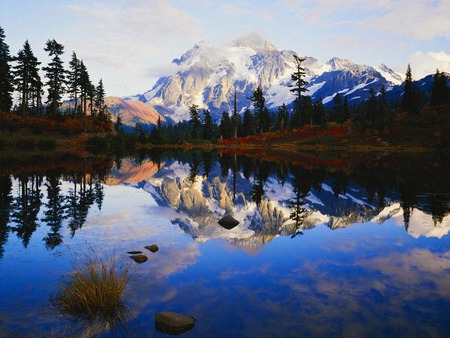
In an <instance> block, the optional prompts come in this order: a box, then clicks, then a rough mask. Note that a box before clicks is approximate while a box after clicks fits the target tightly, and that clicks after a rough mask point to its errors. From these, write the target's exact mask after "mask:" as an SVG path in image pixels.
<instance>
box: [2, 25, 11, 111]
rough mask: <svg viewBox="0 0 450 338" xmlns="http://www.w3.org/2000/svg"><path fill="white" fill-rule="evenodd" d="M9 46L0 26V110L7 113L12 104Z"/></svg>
mask: <svg viewBox="0 0 450 338" xmlns="http://www.w3.org/2000/svg"><path fill="white" fill-rule="evenodd" d="M10 61H12V57H11V55H10V54H9V46H8V45H7V44H6V43H5V31H4V30H3V28H2V27H0V111H3V112H7V113H9V112H10V110H11V105H12V92H13V91H14V84H13V83H14V77H13V75H12V73H11V67H10V65H9V62H10Z"/></svg>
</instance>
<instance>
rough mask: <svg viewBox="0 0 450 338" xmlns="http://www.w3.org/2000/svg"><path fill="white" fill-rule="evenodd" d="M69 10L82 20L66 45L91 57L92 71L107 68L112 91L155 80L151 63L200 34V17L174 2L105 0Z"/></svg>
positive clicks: (145, 86)
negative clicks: (193, 15)
mask: <svg viewBox="0 0 450 338" xmlns="http://www.w3.org/2000/svg"><path fill="white" fill-rule="evenodd" d="M66 9H67V10H68V11H70V12H72V13H73V14H74V15H75V17H76V22H77V26H76V28H75V30H76V31H77V35H76V36H73V37H72V38H71V40H70V42H69V43H67V45H68V46H70V48H72V49H74V50H75V51H76V52H77V55H79V57H80V58H82V59H83V60H84V61H85V62H86V64H87V65H88V70H89V71H91V70H93V72H99V73H100V71H102V72H103V73H104V74H100V76H101V77H103V78H104V79H105V78H106V81H105V85H106V86H107V88H110V89H112V90H113V91H115V88H116V87H117V88H119V87H125V88H127V87H128V88H129V89H128V90H130V93H133V91H136V92H141V91H145V90H148V87H150V86H151V85H152V83H150V81H153V80H154V79H150V78H149V77H148V72H146V70H147V69H148V68H149V66H151V65H154V64H160V63H161V60H170V59H171V58H172V57H174V56H173V55H171V54H170V53H173V51H174V50H177V49H180V52H182V51H184V50H185V49H186V48H188V47H189V46H190V45H191V44H193V43H194V42H195V41H198V40H200V39H201V33H202V32H201V26H200V23H199V22H198V20H197V19H195V18H193V17H192V16H191V15H189V14H188V13H186V12H184V11H182V10H180V9H178V8H176V7H174V6H172V4H171V3H170V2H169V1H156V0H145V1H144V0H143V1H136V0H119V1H116V2H114V3H113V4H110V3H109V2H107V1H102V2H92V3H90V4H89V7H82V6H78V5H76V6H75V5H71V6H66ZM107 73H109V74H110V75H109V78H108V75H105V74H107ZM139 82H140V83H141V88H140V89H138V88H137V86H138V84H139ZM108 83H109V86H108ZM124 84H126V85H124ZM132 88H134V89H132ZM108 94H110V93H108ZM111 94H114V95H119V94H122V95H123V94H124V93H117V92H116V93H111Z"/></svg>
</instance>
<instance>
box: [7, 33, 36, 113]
mask: <svg viewBox="0 0 450 338" xmlns="http://www.w3.org/2000/svg"><path fill="white" fill-rule="evenodd" d="M14 60H15V61H16V64H15V66H14V67H13V75H14V84H15V86H16V89H17V91H18V92H19V94H20V111H21V114H22V115H23V116H28V113H29V107H30V102H31V101H32V99H33V93H36V92H38V93H39V92H40V90H36V88H40V87H41V81H40V77H39V68H38V66H39V65H40V64H41V63H40V62H39V61H38V60H37V58H36V57H35V56H34V54H33V51H32V50H31V46H30V44H29V43H28V40H27V41H25V43H24V45H23V49H21V50H19V52H18V53H17V56H16V57H15V58H14Z"/></svg>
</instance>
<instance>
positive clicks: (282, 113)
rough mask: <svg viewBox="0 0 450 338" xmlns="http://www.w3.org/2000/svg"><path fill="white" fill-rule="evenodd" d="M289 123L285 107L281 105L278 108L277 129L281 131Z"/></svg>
mask: <svg viewBox="0 0 450 338" xmlns="http://www.w3.org/2000/svg"><path fill="white" fill-rule="evenodd" d="M288 123H289V111H288V109H287V107H286V105H285V104H284V103H283V105H281V106H280V107H278V116H277V124H278V129H279V130H281V131H283V130H284V128H285V127H286V126H287V125H288Z"/></svg>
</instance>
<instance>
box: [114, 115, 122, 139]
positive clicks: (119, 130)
mask: <svg viewBox="0 0 450 338" xmlns="http://www.w3.org/2000/svg"><path fill="white" fill-rule="evenodd" d="M114 132H115V133H116V135H120V134H122V133H123V123H122V118H121V117H120V115H119V116H117V120H116V123H114Z"/></svg>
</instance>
